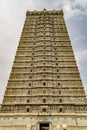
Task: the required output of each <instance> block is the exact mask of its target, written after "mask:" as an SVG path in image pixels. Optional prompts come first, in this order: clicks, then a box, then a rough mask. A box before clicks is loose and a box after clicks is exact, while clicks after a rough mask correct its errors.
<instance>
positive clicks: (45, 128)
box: [39, 123, 50, 130]
mask: <svg viewBox="0 0 87 130" xmlns="http://www.w3.org/2000/svg"><path fill="white" fill-rule="evenodd" d="M39 130H50V128H49V123H40V129H39Z"/></svg>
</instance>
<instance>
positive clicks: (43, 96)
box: [1, 10, 87, 113]
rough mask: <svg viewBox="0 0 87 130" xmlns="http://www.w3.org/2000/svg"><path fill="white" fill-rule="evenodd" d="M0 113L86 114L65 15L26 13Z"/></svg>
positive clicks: (86, 102) (57, 13)
mask: <svg viewBox="0 0 87 130" xmlns="http://www.w3.org/2000/svg"><path fill="white" fill-rule="evenodd" d="M1 112H5V113H8V112H14V113H17V112H18V113H19V112H21V113H29V112H30V113H31V112H39V113H41V112H50V113H51V112H57V113H59V112H65V113H66V112H71V113H72V112H87V101H86V98H85V92H84V88H83V85H82V81H81V78H80V74H79V71H78V67H77V64H76V61H75V57H74V54H73V50H72V46H71V42H70V39H69V35H68V32H67V28H66V25H65V21H64V18H63V12H62V11H46V10H43V11H39V12H38V11H34V12H29V11H28V12H27V14H26V20H25V23H24V27H23V31H22V34H21V37H20V41H19V45H18V49H17V52H16V56H15V59H14V63H13V66H12V70H11V74H10V77H9V80H8V84H7V88H6V91H5V95H4V99H3V102H2V107H1Z"/></svg>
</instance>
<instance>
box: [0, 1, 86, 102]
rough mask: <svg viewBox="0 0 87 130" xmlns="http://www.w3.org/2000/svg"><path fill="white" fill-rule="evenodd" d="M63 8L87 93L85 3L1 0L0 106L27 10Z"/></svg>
mask: <svg viewBox="0 0 87 130" xmlns="http://www.w3.org/2000/svg"><path fill="white" fill-rule="evenodd" d="M44 8H46V9H47V10H54V9H55V10H60V9H63V11H64V17H65V21H66V24H67V28H68V32H69V36H70V39H71V43H72V46H73V50H74V54H75V57H76V60H77V64H78V67H79V71H80V75H81V79H82V81H83V85H84V87H85V91H86V94H87V0H0V103H1V102H2V98H3V95H4V91H5V88H6V85H7V82H8V79H9V74H10V72H11V67H12V64H13V60H14V57H15V53H16V49H17V46H18V43H19V39H20V35H21V31H22V27H23V24H24V20H25V17H26V11H27V10H43V9H44Z"/></svg>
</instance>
